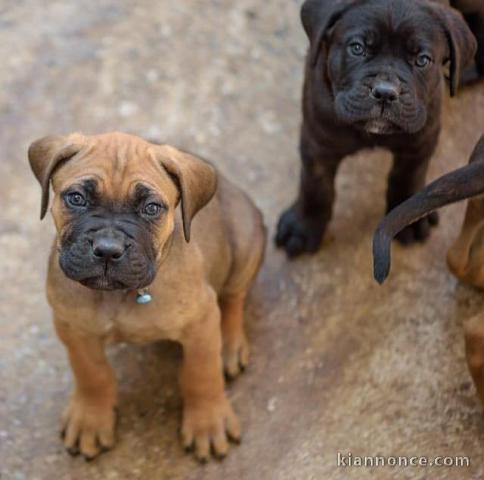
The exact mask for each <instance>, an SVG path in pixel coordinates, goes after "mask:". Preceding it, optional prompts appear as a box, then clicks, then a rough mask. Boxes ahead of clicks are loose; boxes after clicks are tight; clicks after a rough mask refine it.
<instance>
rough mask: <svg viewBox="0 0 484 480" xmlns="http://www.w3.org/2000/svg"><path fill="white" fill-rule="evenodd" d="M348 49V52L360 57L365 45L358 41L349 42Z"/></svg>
mask: <svg viewBox="0 0 484 480" xmlns="http://www.w3.org/2000/svg"><path fill="white" fill-rule="evenodd" d="M348 49H349V51H350V53H351V54H352V55H354V56H356V57H360V56H361V55H364V53H365V47H364V46H363V44H361V43H360V42H353V43H350V45H349V46H348Z"/></svg>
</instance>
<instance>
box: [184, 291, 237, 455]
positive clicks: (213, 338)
mask: <svg viewBox="0 0 484 480" xmlns="http://www.w3.org/2000/svg"><path fill="white" fill-rule="evenodd" d="M181 342H182V345H183V353H184V360H183V367H182V370H181V375H180V386H181V391H182V396H183V404H184V405H183V422H182V430H181V434H182V442H183V445H184V447H185V449H187V450H188V449H190V448H191V447H192V446H193V447H194V448H195V456H196V457H197V458H198V459H199V460H200V461H202V462H205V461H207V460H208V458H209V455H210V447H212V448H213V450H214V452H215V454H216V455H217V456H218V457H224V456H225V455H226V454H227V451H228V441H227V439H228V438H232V439H234V440H236V441H238V440H239V439H240V427H239V422H238V419H237V417H236V415H235V414H234V412H233V410H232V406H231V405H230V402H229V400H228V399H227V397H226V396H225V392H224V378H223V372H222V335H221V331H220V310H219V308H218V306H217V304H216V301H215V298H214V299H213V305H212V306H211V308H210V309H209V311H208V312H207V313H206V314H205V315H204V316H203V317H202V318H201V319H200V321H199V322H198V323H197V324H195V325H193V326H192V327H191V328H189V329H188V330H187V331H186V333H185V335H184V337H183V338H182V339H181Z"/></svg>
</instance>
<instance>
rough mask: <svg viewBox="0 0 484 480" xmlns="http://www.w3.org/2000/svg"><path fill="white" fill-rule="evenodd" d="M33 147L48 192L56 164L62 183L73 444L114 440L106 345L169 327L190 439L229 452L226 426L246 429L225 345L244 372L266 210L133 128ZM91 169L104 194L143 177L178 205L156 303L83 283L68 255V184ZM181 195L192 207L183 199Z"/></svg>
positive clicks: (165, 226) (56, 185) (163, 238)
mask: <svg viewBox="0 0 484 480" xmlns="http://www.w3.org/2000/svg"><path fill="white" fill-rule="evenodd" d="M76 146H77V147H76ZM66 149H67V150H66ZM59 152H61V153H60V156H61V157H62V158H61V160H59V159H58V158H56V155H57V156H58V155H59ZM73 152H74V153H73ZM29 156H30V161H31V165H32V169H33V170H34V173H35V174H36V177H37V178H38V179H39V181H40V182H41V184H42V185H43V188H44V198H45V196H46V195H47V193H46V192H45V189H46V186H47V188H48V185H49V180H50V176H51V175H52V185H53V190H54V199H53V203H52V216H53V218H54V222H55V225H56V229H57V240H56V242H54V245H53V248H52V252H51V255H50V259H49V273H48V280H47V296H48V300H49V303H50V305H51V306H52V309H53V313H54V323H55V327H56V330H57V333H58V335H59V338H60V339H61V340H62V342H63V343H64V345H65V347H66V349H67V351H68V354H69V360H70V364H71V367H72V370H73V373H74V376H75V389H74V393H73V395H72V398H71V400H70V402H69V404H68V407H67V409H66V411H65V413H64V416H63V431H64V445H65V447H66V448H67V449H69V450H71V451H73V450H77V449H78V450H79V451H80V452H81V453H82V454H83V455H84V456H86V457H89V458H92V457H95V456H96V455H98V454H99V453H100V452H101V451H102V450H103V449H105V448H111V447H112V446H113V444H114V424H115V419H114V407H115V405H116V381H115V377H114V374H113V371H112V369H111V367H110V365H109V363H108V361H107V359H106V356H105V353H104V347H105V345H106V344H108V343H113V342H119V341H127V342H135V343H146V342H153V341H156V340H161V339H170V340H174V341H177V342H180V343H181V344H182V346H183V349H184V361H183V367H182V369H181V374H180V386H181V391H182V396H183V403H184V413H183V424H182V437H183V444H184V446H185V447H190V446H192V445H194V447H195V454H196V456H197V457H198V458H199V459H201V460H206V459H207V458H208V457H209V454H210V447H212V448H213V449H214V452H215V453H216V454H217V455H219V456H223V455H225V454H226V453H227V449H228V443H227V438H228V437H232V438H234V439H236V440H237V439H239V437H240V428H239V423H238V420H237V417H236V415H235V414H234V412H233V410H232V407H231V405H230V402H229V401H228V400H227V398H226V396H225V393H224V380H223V366H222V364H223V359H222V346H223V355H224V356H223V358H224V361H225V369H226V372H227V373H228V374H229V375H231V376H235V375H237V374H238V373H239V371H240V369H241V368H242V367H244V366H245V365H246V364H247V360H248V343H247V339H246V337H245V334H244V328H243V308H244V301H245V299H246V296H247V293H248V290H249V288H250V286H251V284H252V282H253V280H254V278H255V275H256V274H257V271H258V269H259V266H260V263H261V259H262V256H263V250H264V244H265V230H264V227H263V223H262V217H261V214H260V212H259V211H258V210H257V208H256V207H255V206H254V205H253V203H252V202H251V201H250V200H249V199H248V197H247V196H246V195H245V194H244V193H242V192H241V191H240V190H239V189H238V188H236V187H235V186H234V185H233V184H232V183H230V182H229V181H228V180H226V179H225V178H224V177H222V176H221V175H216V173H215V171H214V169H213V168H212V167H209V166H208V164H207V163H205V162H203V161H202V160H200V159H198V158H196V157H194V156H192V155H189V154H187V153H185V152H181V151H179V150H177V149H175V148H173V147H170V146H167V145H162V146H160V145H154V144H151V143H148V142H146V141H144V140H142V139H140V138H137V137H134V136H129V135H125V134H120V133H112V134H105V135H99V136H82V135H79V134H74V135H69V136H67V137H47V138H45V139H42V140H40V141H37V142H35V143H34V144H33V145H32V147H31V149H30V151H29ZM53 162H58V165H57V166H55V165H54V166H53ZM163 167H164V168H163ZM86 177H95V178H96V179H97V180H98V184H99V185H100V189H101V196H102V198H103V199H108V198H109V199H111V200H112V201H113V202H116V201H122V200H123V199H125V198H127V197H128V196H129V195H130V194H131V190H132V189H133V186H134V184H135V183H136V182H139V181H140V182H143V183H145V184H148V185H150V186H152V188H154V189H155V190H156V192H158V193H159V195H160V196H161V197H162V198H163V200H164V202H165V203H166V204H167V205H168V210H167V212H166V215H165V218H164V220H163V222H160V223H159V224H158V225H157V226H156V228H155V231H154V236H155V239H154V244H155V245H156V250H157V257H156V262H157V268H158V269H157V273H156V277H155V279H154V281H153V282H152V284H151V285H150V286H149V291H150V293H151V294H152V296H153V300H152V302H151V303H149V304H147V305H138V304H137V303H136V294H135V292H134V291H126V290H114V291H101V290H94V289H90V288H87V287H84V286H83V285H81V284H80V283H78V282H76V281H73V280H71V279H69V278H67V276H66V275H65V274H64V272H63V271H62V270H61V268H60V267H59V258H58V257H59V239H60V238H62V235H63V233H64V231H65V230H66V229H68V228H69V216H68V215H66V212H65V207H64V205H63V200H62V198H61V196H60V195H59V192H61V191H62V190H63V189H65V188H66V187H67V186H69V185H72V184H73V183H76V181H79V180H80V179H82V178H86ZM217 177H218V189H217V190H216V192H215V194H214V191H215V184H216V179H217ZM173 178H175V179H176V182H174V181H173ZM213 194H214V196H213V198H212V199H211V200H210V197H211V196H212V195H213ZM180 197H181V203H182V207H183V218H182V215H181V214H180V209H178V208H176V207H177V205H178V203H179V202H180ZM209 200H210V201H209ZM207 202H208V203H207ZM44 204H45V201H44ZM45 206H46V205H45ZM202 207H203V208H202ZM197 212H198V213H197ZM195 214H196V215H197V216H196V218H195V219H194V220H193V222H192V225H191V241H190V242H187V241H186V240H185V237H186V238H187V239H188V238H189V237H190V222H191V221H192V218H193V216H194V215H195Z"/></svg>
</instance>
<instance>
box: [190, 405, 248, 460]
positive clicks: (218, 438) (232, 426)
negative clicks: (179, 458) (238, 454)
mask: <svg viewBox="0 0 484 480" xmlns="http://www.w3.org/2000/svg"><path fill="white" fill-rule="evenodd" d="M181 435H182V443H183V447H184V448H185V450H186V451H191V450H193V451H194V453H195V457H196V458H197V459H198V460H199V461H200V462H203V463H205V462H207V461H208V460H209V458H210V450H211V449H212V450H213V453H214V455H215V456H216V457H217V458H223V457H225V456H226V455H227V453H228V449H229V443H228V440H229V439H230V440H232V441H234V442H236V443H239V442H240V426H239V421H238V419H237V416H236V415H235V413H234V412H233V410H232V406H231V405H230V402H229V401H228V400H227V398H226V397H225V396H223V397H222V398H221V399H220V400H218V401H208V402H205V403H201V402H200V403H199V404H194V405H189V406H185V408H184V411H183V423H182V430H181Z"/></svg>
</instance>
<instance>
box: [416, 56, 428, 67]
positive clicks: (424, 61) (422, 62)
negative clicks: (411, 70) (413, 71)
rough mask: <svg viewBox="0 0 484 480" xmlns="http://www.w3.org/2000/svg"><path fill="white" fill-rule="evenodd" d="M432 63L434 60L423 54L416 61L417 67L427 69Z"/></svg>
mask: <svg viewBox="0 0 484 480" xmlns="http://www.w3.org/2000/svg"><path fill="white" fill-rule="evenodd" d="M431 61H432V59H431V58H430V57H429V56H428V55H425V54H424V53H422V54H420V55H418V56H417V58H416V59H415V65H416V66H417V67H419V68H425V67H427V66H428V65H429V64H430V62H431Z"/></svg>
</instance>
